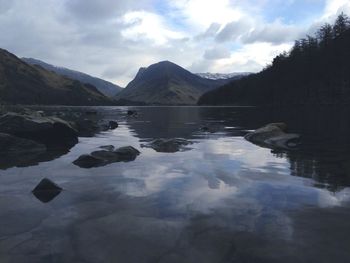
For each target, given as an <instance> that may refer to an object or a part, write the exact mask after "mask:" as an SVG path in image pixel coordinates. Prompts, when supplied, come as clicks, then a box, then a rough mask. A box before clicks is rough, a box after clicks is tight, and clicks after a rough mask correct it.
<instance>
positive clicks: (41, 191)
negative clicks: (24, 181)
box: [32, 178, 62, 203]
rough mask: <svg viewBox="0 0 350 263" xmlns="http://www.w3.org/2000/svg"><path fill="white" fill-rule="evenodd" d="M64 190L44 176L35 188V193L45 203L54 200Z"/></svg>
mask: <svg viewBox="0 0 350 263" xmlns="http://www.w3.org/2000/svg"><path fill="white" fill-rule="evenodd" d="M61 191H62V188H61V187H59V186H58V185H57V184H55V183H54V182H52V181H51V180H49V179H47V178H44V179H43V180H41V181H40V183H39V184H38V185H37V186H36V187H35V188H34V189H33V191H32V193H33V195H34V196H35V197H36V198H38V199H39V200H40V201H41V202H43V203H48V202H50V201H52V200H53V199H54V198H55V197H56V196H58V195H59V194H60V193H61Z"/></svg>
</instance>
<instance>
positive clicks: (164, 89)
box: [115, 61, 229, 105]
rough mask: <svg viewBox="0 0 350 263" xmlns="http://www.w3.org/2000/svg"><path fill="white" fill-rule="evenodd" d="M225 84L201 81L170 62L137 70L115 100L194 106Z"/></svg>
mask: <svg viewBox="0 0 350 263" xmlns="http://www.w3.org/2000/svg"><path fill="white" fill-rule="evenodd" d="M228 81H229V80H226V79H219V80H212V79H205V78H202V77H200V76H197V75H195V74H192V73H191V72H189V71H187V70H185V69H184V68H182V67H180V66H178V65H176V64H174V63H172V62H169V61H162V62H159V63H156V64H153V65H151V66H149V67H147V68H140V70H139V71H138V73H137V75H136V77H135V78H134V79H133V80H132V81H131V82H130V83H129V84H128V85H127V87H126V88H125V89H124V90H122V91H121V92H120V93H119V94H117V96H116V97H115V98H116V99H117V100H119V101H129V102H133V103H135V102H138V103H146V104H160V105H194V104H196V103H197V100H198V98H199V97H200V96H201V95H202V94H203V93H205V92H207V91H210V90H213V89H215V88H217V87H219V86H222V85H224V84H226V83H227V82H228Z"/></svg>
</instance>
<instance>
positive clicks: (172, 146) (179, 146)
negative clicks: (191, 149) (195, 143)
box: [142, 139, 192, 153]
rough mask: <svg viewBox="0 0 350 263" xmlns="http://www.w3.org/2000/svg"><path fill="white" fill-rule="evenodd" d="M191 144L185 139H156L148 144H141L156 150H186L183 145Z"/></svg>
mask: <svg viewBox="0 0 350 263" xmlns="http://www.w3.org/2000/svg"><path fill="white" fill-rule="evenodd" d="M189 144H192V143H191V142H190V141H187V140H185V139H157V140H154V141H152V142H151V143H149V144H146V145H142V146H143V147H147V148H152V149H154V150H155V151H157V152H168V153H173V152H178V151H180V150H186V148H184V146H187V145H189Z"/></svg>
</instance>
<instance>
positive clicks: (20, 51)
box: [0, 0, 350, 85]
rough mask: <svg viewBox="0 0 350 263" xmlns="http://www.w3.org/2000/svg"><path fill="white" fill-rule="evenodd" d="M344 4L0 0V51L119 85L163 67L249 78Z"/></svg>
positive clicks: (349, 7) (306, 0)
mask: <svg viewBox="0 0 350 263" xmlns="http://www.w3.org/2000/svg"><path fill="white" fill-rule="evenodd" d="M341 11H344V12H346V13H347V14H349V13H350V1H349V0H0V32H1V33H0V47H1V48H4V49H7V50H9V51H10V52H12V53H15V54H16V55H17V56H20V57H22V56H25V57H33V58H37V59H41V60H43V61H45V62H48V63H50V64H54V65H58V66H64V67H68V68H71V69H75V70H79V71H83V72H86V73H88V74H91V75H94V76H97V77H101V78H104V79H107V80H110V81H112V82H115V83H116V84H119V85H126V84H127V83H128V82H129V81H130V80H131V79H132V78H133V77H134V76H135V74H136V72H137V70H138V69H139V67H142V66H148V65H150V64H152V63H155V62H158V61H162V60H170V61H172V62H174V63H177V64H179V65H180V66H183V67H185V68H187V69H188V70H190V71H192V72H215V73H216V72H219V73H229V72H242V71H250V72H256V71H259V70H261V69H262V68H263V67H264V66H266V64H268V63H269V62H270V61H271V59H272V58H273V57H274V56H275V55H277V54H279V53H280V52H282V51H285V50H289V48H290V47H291V45H292V43H293V41H294V40H295V39H297V38H300V37H303V36H304V35H305V34H307V33H311V32H313V31H314V30H315V28H317V27H318V26H319V25H320V24H321V23H323V22H325V21H329V22H332V21H333V20H334V17H335V16H336V15H337V14H339V13H340V12H341Z"/></svg>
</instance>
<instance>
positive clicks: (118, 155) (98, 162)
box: [73, 146, 140, 168]
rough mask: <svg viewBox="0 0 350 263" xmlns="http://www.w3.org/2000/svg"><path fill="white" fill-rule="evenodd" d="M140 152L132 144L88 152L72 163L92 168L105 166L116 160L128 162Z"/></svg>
mask: <svg viewBox="0 0 350 263" xmlns="http://www.w3.org/2000/svg"><path fill="white" fill-rule="evenodd" d="M139 154H140V152H139V151H138V150H137V149H135V148H134V147H132V146H126V147H121V148H118V149H116V150H115V151H113V148H112V147H110V150H99V151H94V152H92V153H90V154H83V155H81V156H80V157H79V158H78V159H77V160H75V161H74V162H73V164H75V165H77V166H79V167H81V168H93V167H100V166H105V165H107V164H111V163H116V162H130V161H133V160H135V159H136V157H137V156H138V155H139Z"/></svg>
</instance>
